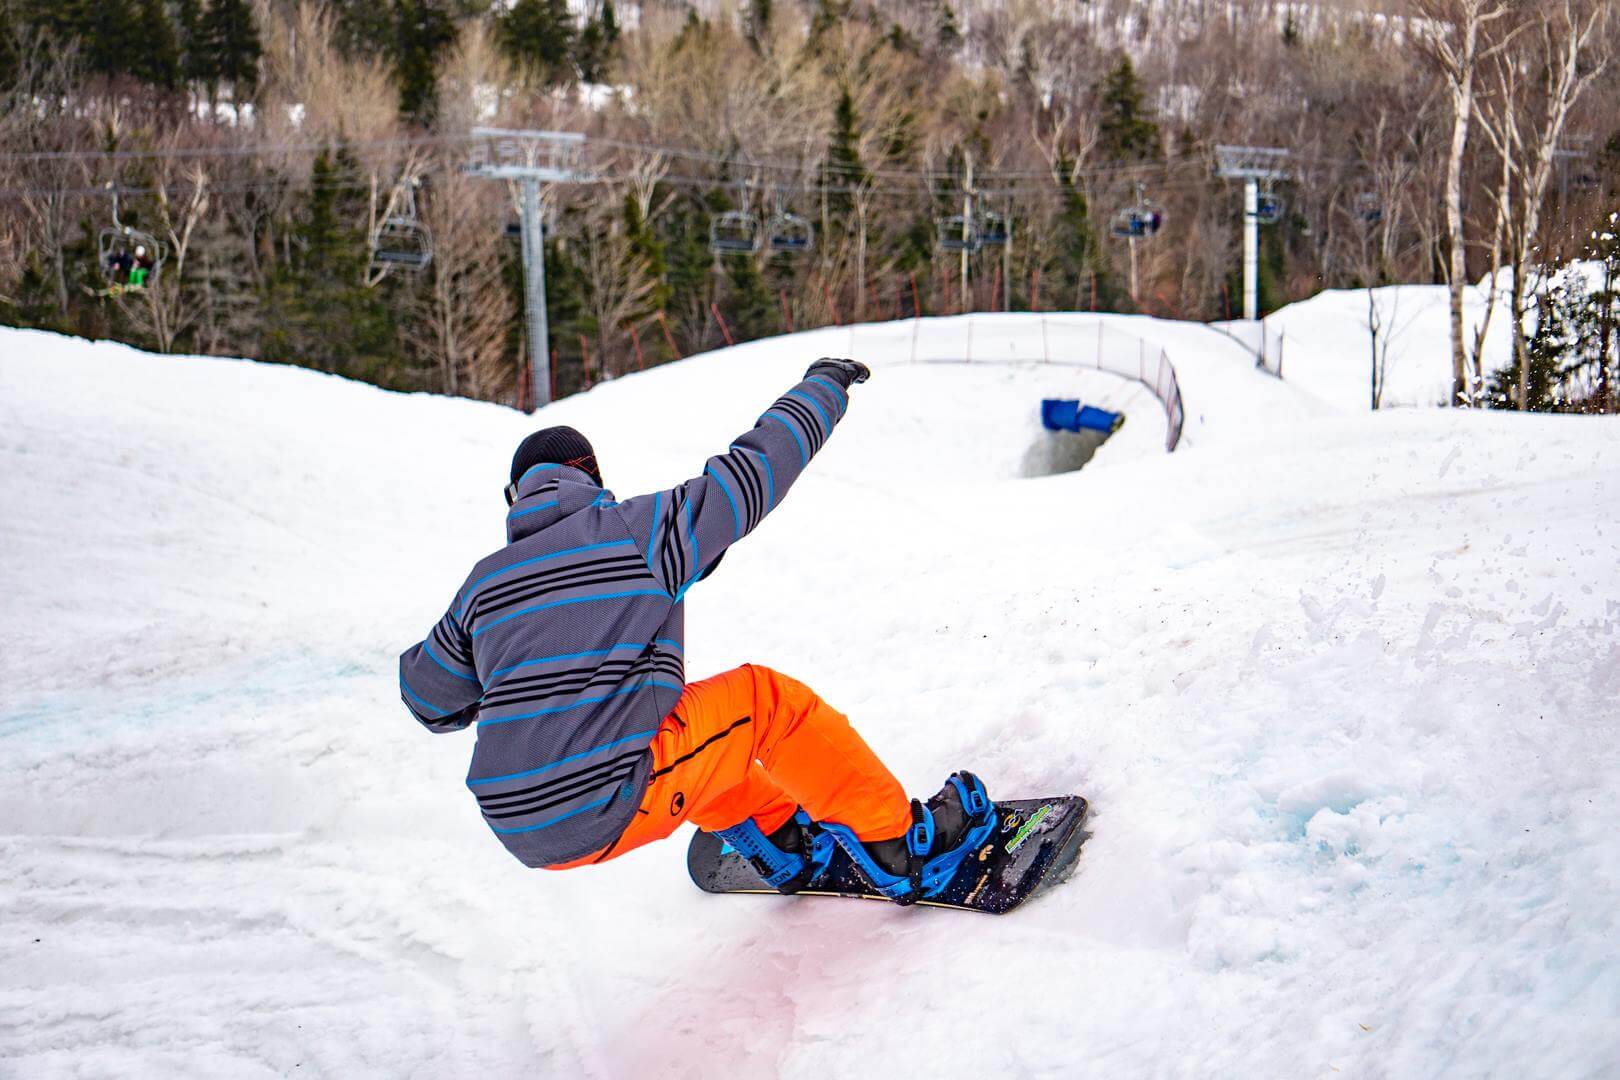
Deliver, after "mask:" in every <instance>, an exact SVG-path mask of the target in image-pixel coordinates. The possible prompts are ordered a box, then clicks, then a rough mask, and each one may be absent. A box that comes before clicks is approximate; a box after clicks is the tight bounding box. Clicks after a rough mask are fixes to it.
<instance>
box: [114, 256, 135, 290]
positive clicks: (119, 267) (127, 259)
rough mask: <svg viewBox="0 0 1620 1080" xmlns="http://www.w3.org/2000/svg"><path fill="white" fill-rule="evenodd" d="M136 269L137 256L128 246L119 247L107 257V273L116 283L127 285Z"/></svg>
mask: <svg viewBox="0 0 1620 1080" xmlns="http://www.w3.org/2000/svg"><path fill="white" fill-rule="evenodd" d="M134 270H135V257H134V256H133V255H131V254H130V253H129V251H128V249H127V248H119V249H118V250H117V251H115V252H113V253H112V254H111V255H109V256H108V257H107V275H108V277H110V278H111V279H112V283H113V284H114V285H120V286H121V285H125V284H127V283H128V282H129V279H130V276H131V274H132V273H133V272H134Z"/></svg>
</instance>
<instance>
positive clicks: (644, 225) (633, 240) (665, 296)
mask: <svg viewBox="0 0 1620 1080" xmlns="http://www.w3.org/2000/svg"><path fill="white" fill-rule="evenodd" d="M624 231H625V235H626V236H628V237H629V238H630V251H631V253H632V255H634V257H636V258H638V259H640V260H642V262H643V263H644V264H645V265H646V267H647V275H648V276H649V277H651V278H652V279H653V280H654V281H655V282H657V285H656V286H654V288H653V292H652V295H651V296H650V297H649V298H648V312H647V313H648V314H651V313H652V312H653V311H658V310H661V309H662V308H664V307H665V306H666V305H667V304H668V303H669V296H670V288H669V282H668V281H667V276H668V272H669V260H668V259H667V258H666V257H665V255H664V241H663V240H662V239H661V238H660V237H659V235H658V231H657V230H656V229H654V228H653V227H652V225H651V224H650V223H649V222H648V221H647V219H646V218H644V217H642V216H641V203H639V202H638V201H636V197H635V196H634V195H633V194H630V193H628V192H627V193H626V194H625V196H624Z"/></svg>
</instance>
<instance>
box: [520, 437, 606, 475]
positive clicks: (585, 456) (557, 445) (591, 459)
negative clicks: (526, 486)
mask: <svg viewBox="0 0 1620 1080" xmlns="http://www.w3.org/2000/svg"><path fill="white" fill-rule="evenodd" d="M536 465H569V466H572V467H573V468H576V469H579V470H581V471H583V472H586V473H589V474H590V477H591V479H592V480H594V481H596V486H597V487H601V486H602V473H601V471H600V470H599V469H598V468H597V466H596V451H595V450H593V449H591V441H590V440H589V439H587V438H586V437H585V436H583V435H581V434H580V433H579V432H577V431H575V430H574V429H573V428H571V427H548V428H546V429H544V430H543V431H537V432H535V433H534V434H533V435H530V436H529V437H528V438H527V439H524V440H523V441H522V442H521V443H519V444H518V448H517V453H516V454H513V455H512V483H514V484H516V483H517V482H518V481H519V480H521V479H523V474H524V473H526V472H528V471H529V470H530V469H532V468H534V467H535V466H536Z"/></svg>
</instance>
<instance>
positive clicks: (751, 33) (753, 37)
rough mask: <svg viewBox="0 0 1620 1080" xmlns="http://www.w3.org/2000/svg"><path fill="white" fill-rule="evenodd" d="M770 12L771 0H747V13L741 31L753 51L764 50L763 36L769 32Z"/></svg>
mask: <svg viewBox="0 0 1620 1080" xmlns="http://www.w3.org/2000/svg"><path fill="white" fill-rule="evenodd" d="M772 14H773V12H772V10H771V0H748V15H747V17H746V19H745V20H744V23H743V33H744V34H745V35H746V36H747V38H748V43H749V44H750V45H752V46H753V47H754V51H755V52H762V51H763V50H764V45H765V38H766V37H767V36H768V35H769V34H770V32H771V15H772Z"/></svg>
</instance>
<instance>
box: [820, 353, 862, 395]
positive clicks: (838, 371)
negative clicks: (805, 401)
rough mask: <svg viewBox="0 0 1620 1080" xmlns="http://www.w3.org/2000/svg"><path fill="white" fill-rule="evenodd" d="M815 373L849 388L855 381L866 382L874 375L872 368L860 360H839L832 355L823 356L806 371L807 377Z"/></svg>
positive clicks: (846, 388)
mask: <svg viewBox="0 0 1620 1080" xmlns="http://www.w3.org/2000/svg"><path fill="white" fill-rule="evenodd" d="M814 375H823V376H825V377H827V378H829V379H831V380H832V381H833V382H835V383H837V384H838V385H839V386H842V387H843V388H844V389H845V390H848V389H849V388H850V386H852V385H853V384H855V383H862V382H865V381H866V380H867V379H869V378H871V377H872V369H871V368H869V367H867V366H866V365H865V364H863V363H861V362H860V361H859V360H839V359H836V358H834V357H831V356H823V357H822V358H821V359H820V360H817V361H816V362H815V363H813V364H811V365H810V370H809V371H807V372H805V373H804V377H805V378H807V379H808V378H810V377H812V376H814Z"/></svg>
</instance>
